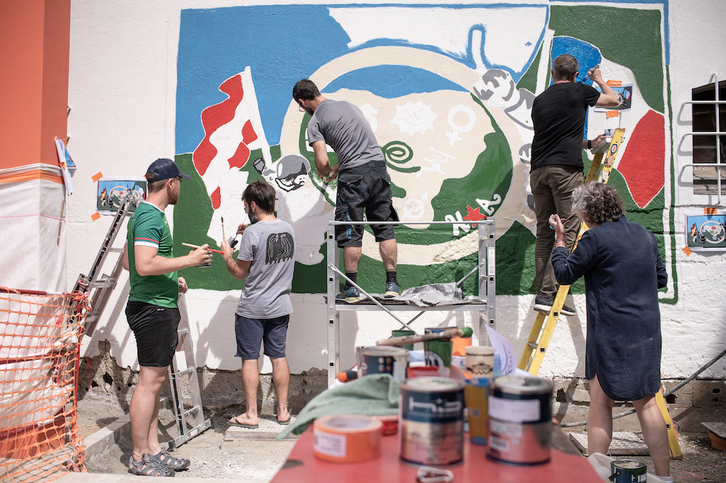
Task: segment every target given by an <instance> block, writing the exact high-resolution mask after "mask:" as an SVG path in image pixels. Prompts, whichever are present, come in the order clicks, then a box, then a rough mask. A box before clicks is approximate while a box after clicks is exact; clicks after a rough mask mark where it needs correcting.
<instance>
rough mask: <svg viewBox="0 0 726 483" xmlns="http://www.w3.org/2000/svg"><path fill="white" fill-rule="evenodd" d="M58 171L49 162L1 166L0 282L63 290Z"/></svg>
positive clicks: (24, 287)
mask: <svg viewBox="0 0 726 483" xmlns="http://www.w3.org/2000/svg"><path fill="white" fill-rule="evenodd" d="M23 170H25V171H23ZM60 174H61V170H60V168H58V167H56V166H48V165H42V166H41V165H32V166H23V167H21V168H10V169H4V170H0V207H1V208H0V247H2V248H0V286H3V287H8V288H14V289H22V290H39V291H45V292H56V293H57V292H62V291H63V290H64V288H65V287H64V285H65V283H66V242H65V239H66V237H65V226H64V225H65V222H64V218H65V209H64V199H65V190H64V186H63V184H62V182H59V181H58V180H60V179H61V178H60ZM8 179H10V180H19V181H7V180H8ZM54 179H55V180H54Z"/></svg>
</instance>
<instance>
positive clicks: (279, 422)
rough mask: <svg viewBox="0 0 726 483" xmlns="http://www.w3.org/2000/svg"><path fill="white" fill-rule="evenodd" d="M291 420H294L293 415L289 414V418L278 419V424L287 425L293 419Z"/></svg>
mask: <svg viewBox="0 0 726 483" xmlns="http://www.w3.org/2000/svg"><path fill="white" fill-rule="evenodd" d="M291 420H292V416H288V417H287V419H286V420H284V421H280V420H279V419H278V420H277V424H279V425H281V426H287V425H288V424H290V421H291Z"/></svg>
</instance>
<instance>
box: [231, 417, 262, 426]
mask: <svg viewBox="0 0 726 483" xmlns="http://www.w3.org/2000/svg"><path fill="white" fill-rule="evenodd" d="M229 424H231V425H233V426H242V427H257V426H258V425H259V422H258V420H257V418H252V417H249V416H247V414H240V415H239V416H237V417H235V418H232V419H230V420H229Z"/></svg>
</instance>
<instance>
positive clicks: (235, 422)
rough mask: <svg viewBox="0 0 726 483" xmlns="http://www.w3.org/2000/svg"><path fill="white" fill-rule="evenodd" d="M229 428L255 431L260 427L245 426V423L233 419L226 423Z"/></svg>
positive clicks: (253, 425) (256, 425)
mask: <svg viewBox="0 0 726 483" xmlns="http://www.w3.org/2000/svg"><path fill="white" fill-rule="evenodd" d="M227 422H228V423H229V425H230V426H236V427H238V428H245V429H257V428H259V427H260V425H259V424H246V423H240V422H239V420H238V419H237V418H236V417H235V418H234V421H227Z"/></svg>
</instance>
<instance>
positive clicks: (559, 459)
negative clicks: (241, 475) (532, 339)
mask: <svg viewBox="0 0 726 483" xmlns="http://www.w3.org/2000/svg"><path fill="white" fill-rule="evenodd" d="M418 467H419V466H414V465H409V464H407V463H402V462H401V461H400V459H399V458H398V435H393V436H384V437H383V440H382V442H381V457H380V458H377V459H374V460H371V461H365V462H362V463H332V462H329V461H324V460H321V459H319V458H316V457H315V454H314V453H313V430H312V426H311V427H310V428H308V430H307V431H305V432H304V433H303V434H302V435H301V436H300V439H298V441H297V443H295V446H294V447H293V449H292V452H291V453H290V456H288V458H287V461H286V462H285V464H284V465H283V467H282V468H281V469H280V471H278V472H277V474H276V475H275V477H274V478H273V479H272V483H283V482H292V483H304V482H315V483H319V482H321V481H334V482H336V483H338V482H341V483H344V482H376V483H377V482H399V481H403V482H415V481H416V471H417V470H418ZM447 469H449V470H451V471H452V472H453V473H454V483H461V482H492V483H547V482H552V483H563V482H578V483H602V480H601V479H600V477H599V476H598V475H597V473H596V472H595V470H594V469H593V468H592V466H591V465H590V463H589V462H588V461H587V459H586V458H585V457H583V456H581V455H580V452H579V451H577V449H576V448H575V447H574V445H573V444H572V443H570V441H569V440H568V439H567V436H566V435H565V434H564V433H563V432H562V430H560V429H559V428H555V429H554V430H553V448H552V459H551V460H550V462H549V463H546V464H543V465H538V466H515V465H508V464H503V463H497V462H495V461H492V460H490V459H488V458H487V457H486V446H480V445H475V444H469V437H468V434H467V435H466V442H465V443H464V463H463V464H459V465H456V466H453V467H447Z"/></svg>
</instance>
